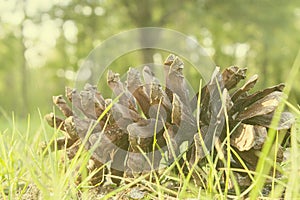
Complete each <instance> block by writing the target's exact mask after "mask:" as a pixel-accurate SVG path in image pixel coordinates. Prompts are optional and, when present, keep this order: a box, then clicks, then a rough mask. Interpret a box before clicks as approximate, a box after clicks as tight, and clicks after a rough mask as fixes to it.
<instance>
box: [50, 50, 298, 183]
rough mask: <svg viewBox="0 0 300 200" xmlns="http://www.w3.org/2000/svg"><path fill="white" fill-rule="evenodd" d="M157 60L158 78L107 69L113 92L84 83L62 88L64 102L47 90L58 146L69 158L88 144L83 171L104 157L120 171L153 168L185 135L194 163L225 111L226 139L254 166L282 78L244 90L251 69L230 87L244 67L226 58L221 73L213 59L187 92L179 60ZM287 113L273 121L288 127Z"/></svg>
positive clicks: (219, 134) (219, 130)
mask: <svg viewBox="0 0 300 200" xmlns="http://www.w3.org/2000/svg"><path fill="white" fill-rule="evenodd" d="M164 65H165V72H166V73H165V83H161V82H160V81H159V79H158V78H156V77H155V74H154V73H153V72H152V71H151V69H150V67H147V66H145V67H144V69H143V71H142V74H143V80H142V76H141V72H139V71H138V70H137V69H134V68H130V69H129V71H128V72H127V81H126V84H124V83H123V82H121V80H120V77H119V74H117V73H114V72H112V71H108V75H107V83H108V86H109V87H110V89H111V90H112V91H113V94H114V95H115V97H116V100H112V99H105V98H104V97H103V96H102V95H101V93H100V92H99V91H97V88H96V87H95V86H91V85H89V84H87V85H86V86H85V88H84V89H83V90H82V91H80V92H79V91H77V90H76V89H70V88H66V97H67V99H68V100H69V101H70V103H71V104H72V109H71V108H70V107H69V106H68V104H67V102H66V101H65V100H64V98H63V97H62V96H56V97H53V102H54V104H55V105H56V106H57V107H58V108H59V109H60V110H61V111H62V113H63V115H64V116H65V117H66V118H65V119H61V118H59V117H57V116H54V114H53V113H51V114H48V115H46V117H45V119H46V120H47V122H48V124H49V125H50V126H52V127H55V128H58V129H60V130H61V131H62V132H63V133H64V135H65V137H64V138H60V139H58V140H57V141H56V142H57V146H58V149H64V147H66V148H67V149H66V150H67V153H68V157H69V159H72V158H73V157H74V155H75V153H76V151H78V149H79V145H81V144H84V145H85V149H86V150H91V149H93V151H92V156H91V161H90V162H89V165H88V166H87V168H88V169H89V171H92V170H95V169H99V168H101V167H103V165H105V164H106V163H107V162H111V165H110V170H108V171H110V173H111V174H113V175H116V176H120V177H122V176H138V175H140V174H144V173H148V172H149V171H151V170H156V169H158V168H159V166H160V163H161V160H162V159H165V160H167V161H168V163H169V164H171V163H172V162H174V159H175V158H176V157H178V156H179V155H180V154H181V153H182V152H180V148H179V147H180V146H181V145H182V144H183V143H184V142H187V143H188V146H189V150H188V152H187V159H189V162H190V163H195V162H197V164H198V165H201V162H200V161H201V160H203V158H204V157H205V155H206V153H209V152H210V151H211V150H212V149H213V148H215V145H216V142H219V143H221V142H223V141H224V139H225V138H226V135H227V132H226V125H225V120H226V117H227V119H228V121H229V129H230V131H232V134H231V135H230V145H231V146H232V148H233V149H234V150H235V151H236V152H237V153H238V155H239V156H240V157H241V159H242V160H243V162H244V163H246V165H247V166H248V167H249V168H250V169H255V167H256V164H257V161H258V157H257V155H258V154H257V152H259V151H261V149H262V146H263V144H264V142H265V139H266V137H267V130H268V129H269V128H270V124H271V121H272V118H273V115H274V111H275V109H276V107H277V106H278V104H279V102H280V99H281V96H282V95H283V93H282V90H283V88H284V84H279V85H276V86H273V87H270V88H267V89H265V90H262V91H258V92H256V93H253V94H250V93H249V91H250V89H252V88H253V87H254V85H255V84H256V82H257V79H258V76H257V75H254V76H252V77H251V78H250V79H249V80H248V81H247V82H246V83H245V84H244V85H242V86H241V87H239V88H238V89H234V88H236V87H237V85H238V84H239V83H240V81H241V80H242V79H245V77H246V75H245V74H246V69H241V68H238V67H236V66H233V67H229V68H227V69H225V70H224V71H223V72H222V73H221V72H220V69H219V68H218V67H217V68H216V69H215V71H214V73H213V75H212V77H211V80H210V81H209V82H208V84H207V85H205V86H204V87H203V88H202V89H201V94H197V95H195V97H194V98H192V100H190V94H189V90H188V88H187V86H186V82H185V81H186V80H185V78H184V76H183V68H184V63H183V61H182V60H181V59H180V58H178V57H177V56H175V55H170V56H169V57H168V58H167V59H166V61H165V63H164ZM198 97H201V99H200V100H199V102H200V104H199V103H198ZM197 109H199V110H197ZM195 110H197V112H195ZM194 113H196V115H197V114H199V116H196V115H195V114H194ZM197 119H198V120H197ZM293 121H294V117H293V115H292V114H291V113H289V112H284V113H282V117H281V120H280V122H279V124H278V126H277V127H273V128H276V129H278V130H281V129H289V128H290V127H291V125H292V123H293ZM198 129H199V130H200V133H199V130H198ZM202 139H203V142H204V144H205V145H204V146H203V142H202ZM162 153H166V155H168V156H167V158H166V157H163V154H162ZM280 156H282V154H280V153H279V154H278V157H279V158H278V160H277V161H278V162H280V161H282V157H280ZM232 158H233V159H232V162H233V165H235V166H237V167H240V168H242V165H241V163H240V161H239V159H237V158H236V157H235V156H234V155H232ZM104 173H107V170H104V169H103V170H101V171H100V172H98V173H96V174H95V175H94V177H93V179H92V180H91V182H92V184H97V183H98V182H99V181H100V180H102V178H103V174H104ZM115 181H116V182H118V181H117V180H115Z"/></svg>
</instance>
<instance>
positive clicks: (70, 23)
mask: <svg viewBox="0 0 300 200" xmlns="http://www.w3.org/2000/svg"><path fill="white" fill-rule="evenodd" d="M149 26H151V27H163V28H169V29H174V30H176V31H179V32H182V33H183V34H186V35H188V36H190V37H193V38H194V39H195V40H197V41H198V42H199V44H200V45H201V46H203V47H204V48H205V50H206V51H207V52H208V54H209V55H210V56H211V58H212V60H213V61H214V62H215V63H216V64H217V65H219V66H221V67H222V68H225V67H228V66H230V65H238V66H241V67H247V68H248V69H249V76H250V75H252V74H254V73H257V74H259V75H260V80H259V84H258V86H257V87H258V88H257V89H259V87H263V86H264V87H266V86H271V85H272V84H277V83H279V82H285V80H287V79H288V73H289V71H290V68H291V66H292V65H293V61H294V59H295V57H296V54H297V52H298V50H299V47H300V1H298V0H288V1H284V0H245V1H238V0H229V1H221V0H187V1H179V0H174V1H160V0H152V1H151V0H136V1H126V0H118V1H108V0H53V1H41V0H0V79H1V82H0V94H1V98H0V108H1V109H2V110H4V111H5V113H7V115H9V116H11V113H12V111H13V112H14V113H15V115H16V116H17V117H27V113H31V114H32V115H34V116H38V115H37V113H38V112H37V111H38V108H39V109H40V110H41V112H42V114H45V113H46V112H51V110H52V95H58V94H63V93H64V87H65V86H73V84H74V77H75V76H76V72H77V70H78V69H79V67H80V65H81V64H82V62H83V60H84V59H85V58H86V57H87V56H88V54H89V53H90V51H91V50H92V49H93V48H95V47H96V46H97V45H99V44H101V42H103V41H104V40H106V39H107V38H109V37H110V36H113V35H114V34H117V33H120V32H121V31H126V30H129V29H132V28H137V27H149ZM174 45H176V41H174ZM116 48H118V47H116ZM166 55H167V54H166ZM151 59H153V57H151V56H150V57H148V58H145V57H143V55H142V53H141V52H135V53H134V52H133V53H130V54H128V55H127V56H123V57H122V58H120V60H116V61H115V62H114V63H113V68H114V71H117V72H118V71H122V72H124V70H121V68H122V67H124V66H134V65H137V64H140V63H145V62H151ZM163 59H164V56H163ZM185 70H186V71H187V73H188V70H189V69H188V68H186V69H185ZM194 81H195V84H198V83H199V81H198V80H194ZM299 85H300V80H298V82H297V83H295V85H294V88H293V92H292V96H291V98H290V101H291V102H292V103H294V104H295V103H299V102H300V87H299ZM104 88H107V87H106V86H105V87H104ZM101 90H103V89H101ZM3 113H4V112H1V114H0V119H1V118H2V119H3V116H2V115H3Z"/></svg>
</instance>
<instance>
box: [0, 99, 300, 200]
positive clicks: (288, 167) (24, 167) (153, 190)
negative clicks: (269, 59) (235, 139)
mask: <svg viewBox="0 0 300 200" xmlns="http://www.w3.org/2000/svg"><path fill="white" fill-rule="evenodd" d="M289 107H290V110H293V111H294V113H295V115H296V117H297V118H298V119H299V117H300V110H299V108H297V106H292V105H290V104H289ZM7 124H8V127H7V128H6V129H4V130H1V133H0V165H1V168H0V182H1V187H0V194H1V196H2V199H21V197H22V196H23V195H25V194H26V189H27V187H28V186H29V185H31V184H34V185H36V186H37V188H38V189H39V190H40V192H41V194H40V195H41V197H42V198H43V199H76V198H78V195H79V193H80V196H81V197H82V198H85V199H90V198H91V195H90V194H89V190H88V189H89V188H90V186H89V185H88V180H89V179H90V178H91V177H90V176H87V175H86V176H85V177H83V181H82V183H81V184H79V185H78V184H76V180H77V178H78V177H79V175H82V174H85V172H84V170H85V168H84V167H80V166H84V165H86V164H87V162H88V159H89V158H90V154H89V153H88V152H86V151H80V152H78V155H76V156H75V158H74V159H73V160H72V161H70V162H69V163H68V162H62V160H61V159H62V158H65V157H66V155H65V154H64V152H63V151H56V150H54V152H48V153H47V154H43V153H41V149H40V143H41V142H42V141H48V142H49V143H50V142H51V141H52V142H53V140H55V139H56V138H57V137H58V136H60V134H61V133H60V132H59V131H58V130H55V129H50V128H48V127H47V126H46V124H45V123H44V120H43V119H42V118H40V119H39V120H37V121H35V120H31V119H30V118H28V120H27V122H26V123H24V124H26V125H24V124H18V122H16V121H15V120H14V117H11V121H10V122H7ZM25 126H27V127H26V128H25ZM299 130H300V122H299V120H297V122H296V124H295V126H293V128H292V130H291V148H290V150H289V152H290V157H289V158H288V160H286V161H285V162H284V165H283V166H277V170H279V171H280V172H281V173H282V178H281V179H279V178H276V177H275V176H273V175H272V173H262V172H261V171H256V172H254V171H250V170H249V169H247V167H246V165H244V168H245V169H234V168H231V167H230V166H229V167H225V168H224V169H220V171H217V170H216V162H217V159H220V156H216V158H213V157H212V155H211V154H208V155H207V157H206V159H207V164H206V165H205V166H204V167H203V168H202V169H199V167H198V166H196V165H194V166H190V168H189V172H188V173H187V174H185V173H184V172H183V171H182V169H181V168H180V163H179V159H180V158H183V159H184V156H183V155H181V157H179V158H178V159H175V161H174V163H173V164H172V165H171V166H169V167H168V168H166V169H165V170H164V171H163V173H162V174H161V176H160V178H158V177H157V176H156V177H155V178H156V181H155V182H151V181H149V178H148V176H149V175H144V176H141V177H139V178H137V179H129V178H127V179H125V178H124V179H123V181H124V182H126V183H128V184H124V185H121V186H120V187H119V188H116V189H115V190H113V191H112V192H110V193H108V194H107V195H106V196H105V197H103V198H104V199H108V198H109V197H113V196H115V195H116V194H118V193H120V192H122V191H125V190H128V189H129V188H130V187H132V186H134V185H140V186H141V187H142V188H147V191H149V194H148V195H147V197H149V198H158V197H160V198H163V197H166V196H173V197H175V198H208V199H226V198H228V197H232V198H243V197H245V196H247V195H248V194H249V192H250V193H251V192H253V190H254V189H255V187H257V186H256V184H257V181H258V180H260V179H261V178H263V179H264V181H267V182H268V183H271V184H272V187H271V191H270V193H269V195H270V196H269V198H270V199H276V198H280V197H282V195H283V191H285V194H284V196H285V197H286V199H297V198H300V195H299V189H300V184H299V180H298V177H299V175H300V174H299V168H300V167H299V166H300V147H299V140H300V138H299ZM229 134H230V133H229ZM225 142H226V141H225ZM230 151H231V153H233V154H234V153H235V152H234V151H233V149H230ZM174 155H175V153H174ZM221 159H223V158H222V157H221ZM184 162H186V163H187V162H188V161H187V160H184ZM223 162H225V163H226V162H227V161H226V160H223ZM264 163H265V164H269V165H274V164H276V162H274V159H272V158H269V160H268V159H266V160H265V161H264ZM276 165H278V164H276ZM174 170H177V171H179V174H178V173H174ZM237 171H240V172H241V171H243V172H245V173H247V174H249V176H250V177H251V178H252V180H253V184H252V185H251V186H250V187H249V188H248V189H246V190H245V191H242V190H240V189H239V186H238V185H237V184H238V183H237V182H236V181H233V182H232V183H233V186H234V188H235V190H234V191H235V192H234V193H229V192H228V191H225V190H223V187H222V185H221V182H222V180H224V173H225V172H227V173H233V172H237ZM193 173H202V174H201V175H202V177H204V178H205V179H206V180H203V183H204V182H205V183H207V184H204V185H203V186H202V187H199V186H196V185H195V183H194V181H193V178H192V174H193ZM203 175H204V176H203ZM226 177H227V176H225V178H226ZM229 177H230V179H229V180H230V181H232V180H233V179H232V176H229ZM165 180H171V181H172V182H175V183H177V185H178V186H177V187H174V188H169V187H167V186H166V185H165V184H164V181H165ZM223 182H224V181H223ZM225 183H226V184H228V182H227V181H226V179H225ZM264 183H265V182H263V183H262V185H264ZM227 187H228V186H227ZM261 190H262V188H260V190H259V192H258V196H260V197H261V198H263V196H262V192H261ZM79 191H80V192H79ZM238 191H241V192H238Z"/></svg>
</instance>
